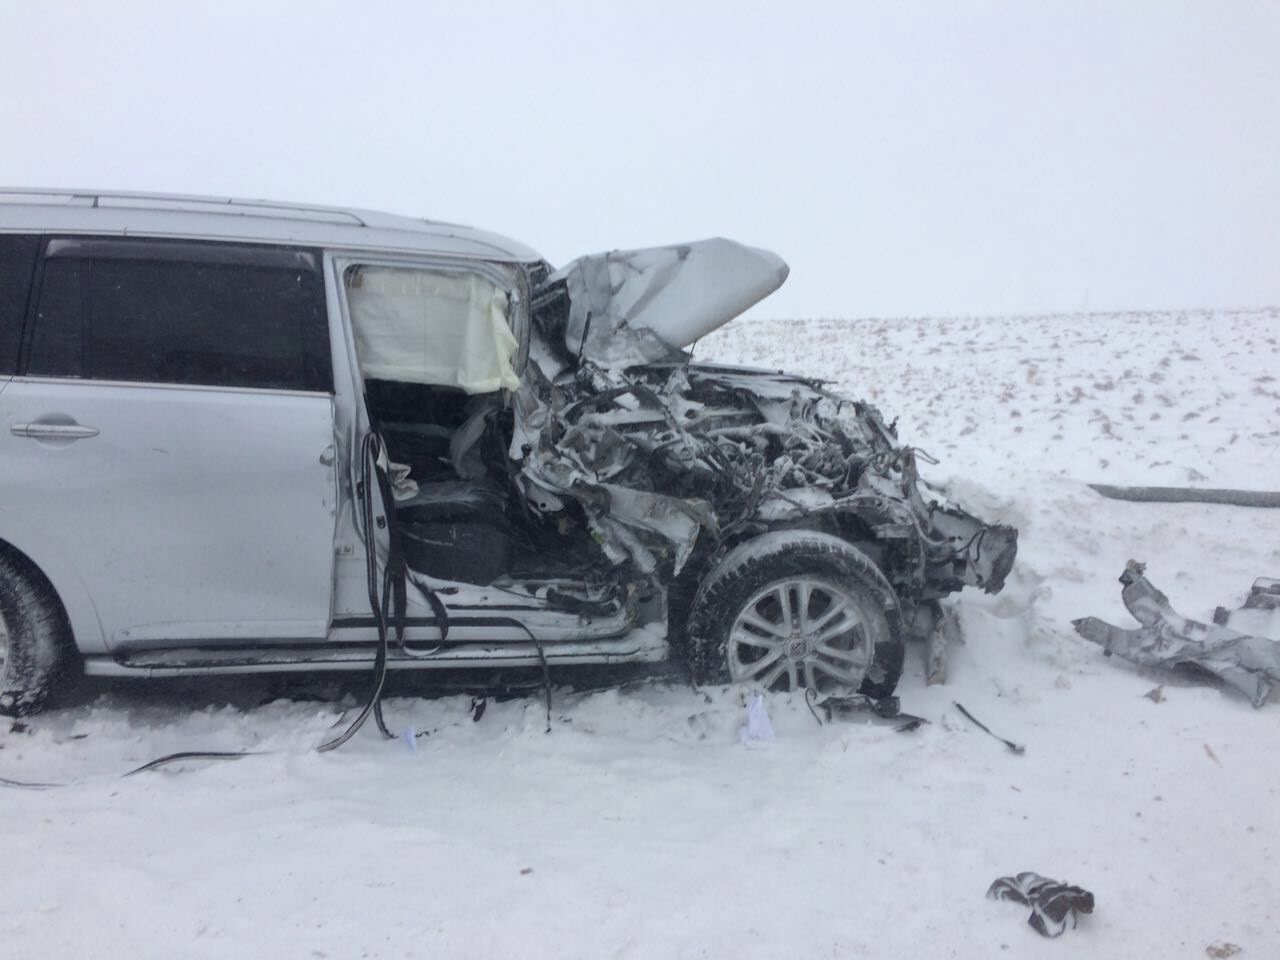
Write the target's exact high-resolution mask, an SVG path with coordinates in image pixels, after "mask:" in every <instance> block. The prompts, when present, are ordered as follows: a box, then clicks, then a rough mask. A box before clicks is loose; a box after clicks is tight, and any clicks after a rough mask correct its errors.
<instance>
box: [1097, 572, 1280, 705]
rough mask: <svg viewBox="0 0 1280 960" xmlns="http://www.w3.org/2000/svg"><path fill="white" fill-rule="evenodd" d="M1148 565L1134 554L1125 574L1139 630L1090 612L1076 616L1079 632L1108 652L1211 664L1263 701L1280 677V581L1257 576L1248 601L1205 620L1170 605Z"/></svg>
mask: <svg viewBox="0 0 1280 960" xmlns="http://www.w3.org/2000/svg"><path fill="white" fill-rule="evenodd" d="M1145 571H1146V566H1145V564H1142V563H1139V562H1138V561H1136V560H1130V561H1129V562H1128V563H1127V564H1125V568H1124V573H1123V574H1121V575H1120V582H1121V583H1122V584H1124V589H1123V590H1122V591H1121V597H1122V598H1123V600H1124V605H1125V606H1126V607H1127V608H1128V610H1129V612H1130V613H1132V614H1133V616H1134V619H1136V620H1137V621H1138V623H1139V624H1141V626H1140V627H1139V628H1138V629H1137V630H1126V629H1123V628H1121V627H1115V626H1112V625H1111V624H1109V623H1106V622H1105V621H1103V620H1099V619H1098V618H1096V617H1084V618H1082V619H1080V620H1075V621H1072V623H1073V625H1074V626H1075V628H1076V632H1077V633H1079V634H1080V636H1082V637H1084V638H1085V639H1086V640H1090V641H1092V642H1093V643H1096V644H1099V645H1100V646H1101V647H1102V648H1103V651H1104V652H1105V653H1106V654H1107V656H1110V655H1111V654H1113V653H1117V654H1119V655H1120V656H1122V657H1124V659H1126V660H1129V661H1132V662H1133V663H1137V664H1141V665H1142V666H1152V667H1174V666H1183V665H1191V666H1194V667H1198V668H1200V669H1202V670H1206V671H1208V672H1209V673H1211V674H1213V675H1214V676H1216V677H1218V678H1219V679H1221V680H1222V681H1224V682H1225V683H1227V684H1228V685H1230V686H1231V687H1233V688H1234V689H1236V690H1239V691H1240V692H1241V693H1243V694H1244V695H1245V696H1247V697H1248V698H1249V700H1250V701H1251V702H1252V703H1253V705H1254V706H1255V707H1261V706H1262V705H1263V704H1264V703H1265V702H1266V701H1267V698H1268V697H1269V696H1270V695H1271V691H1272V689H1273V688H1274V687H1275V686H1276V684H1278V683H1280V641H1278V640H1277V639H1276V636H1277V635H1280V581H1278V580H1269V579H1259V580H1257V581H1256V582H1255V583H1254V585H1253V590H1252V592H1251V593H1250V595H1249V598H1248V599H1247V600H1246V601H1245V603H1244V606H1243V607H1241V608H1240V609H1239V610H1235V611H1227V610H1224V609H1223V608H1221V607H1219V608H1218V611H1217V613H1216V614H1215V615H1214V621H1215V622H1214V623H1201V622H1200V621H1198V620H1192V619H1190V618H1188V617H1184V616H1182V615H1181V614H1179V613H1177V612H1176V611H1175V610H1174V609H1173V608H1172V607H1170V606H1169V599H1168V597H1166V596H1165V595H1164V594H1163V593H1161V592H1160V591H1159V590H1157V589H1156V588H1155V587H1154V586H1152V584H1151V581H1149V580H1148V579H1147V578H1146V576H1145ZM1233 627H1238V628H1240V629H1233ZM1263 630H1266V631H1267V632H1268V633H1269V634H1270V635H1269V636H1264V635H1263V634H1262V632H1261V631H1263ZM1243 631H1247V632H1243Z"/></svg>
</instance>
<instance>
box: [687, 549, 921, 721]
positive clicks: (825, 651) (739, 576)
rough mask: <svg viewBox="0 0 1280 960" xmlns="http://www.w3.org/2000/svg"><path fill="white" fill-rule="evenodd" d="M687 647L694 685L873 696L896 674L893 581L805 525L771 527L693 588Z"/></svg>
mask: <svg viewBox="0 0 1280 960" xmlns="http://www.w3.org/2000/svg"><path fill="white" fill-rule="evenodd" d="M688 644H689V659H690V663H691V666H692V669H693V675H694V679H695V681H697V682H698V683H708V684H709V683H748V684H754V685H756V686H761V687H763V688H765V689H771V690H775V689H776V690H786V689H795V688H796V687H816V688H817V689H816V692H817V693H818V694H823V693H826V692H828V691H830V692H837V691H843V692H849V688H850V687H852V688H856V689H858V691H859V692H861V693H864V694H867V695H868V696H871V697H876V698H879V697H887V696H889V695H890V694H891V693H893V691H894V688H895V687H896V686H897V685H898V678H899V677H900V676H901V675H902V663H903V646H902V616H901V613H900V611H899V608H898V599H897V596H896V595H895V594H894V592H893V588H892V587H891V586H890V585H889V582H888V581H887V580H886V579H885V577H884V574H883V573H881V572H880V569H879V568H878V567H877V566H876V565H875V564H874V563H873V562H872V561H871V560H870V559H869V558H868V557H867V555H866V554H864V553H863V552H862V551H860V550H858V549H857V548H856V547H854V546H852V545H851V544H849V543H847V542H846V541H844V540H841V539H840V538H838V537H833V536H831V535H829V534H825V533H818V532H816V531H811V530H781V531H776V532H773V533H768V534H765V535H764V536H761V537H757V538H756V539H754V540H750V541H747V542H746V543H743V544H741V545H739V546H738V547H735V548H734V549H733V550H731V551H730V552H729V553H728V554H727V555H726V556H725V557H724V559H722V560H721V561H720V562H719V563H717V564H716V565H715V566H714V567H713V568H712V569H711V570H710V571H709V572H708V574H707V576H706V578H705V579H704V580H703V581H702V585H701V586H700V587H699V589H698V593H697V596H696V597H695V599H694V602H693V610H692V611H691V614H690V617H689V627H688ZM766 681H767V682H766Z"/></svg>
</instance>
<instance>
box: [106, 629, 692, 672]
mask: <svg viewBox="0 0 1280 960" xmlns="http://www.w3.org/2000/svg"><path fill="white" fill-rule="evenodd" d="M410 649H412V650H413V651H414V652H413V654H405V653H404V652H403V651H401V650H399V649H398V648H396V647H394V646H393V647H392V648H391V651H390V655H389V656H388V658H387V667H388V669H391V670H441V669H448V668H464V667H467V668H482V669H483V668H487V667H536V666H539V665H540V664H541V663H542V660H541V658H540V657H539V654H538V648H537V646H535V644H534V643H533V642H532V641H531V640H526V641H504V642H497V643H445V644H439V645H437V646H436V647H435V648H434V649H433V648H431V647H420V648H410ZM542 650H543V652H544V653H545V654H546V658H547V663H548V664H550V665H552V666H564V665H567V664H619V663H657V662H659V661H662V660H665V659H667V653H668V645H667V641H666V638H665V637H662V636H660V635H659V634H657V633H656V632H651V631H648V630H633V631H631V632H630V633H628V634H625V635H624V636H621V637H615V638H613V639H610V640H583V641H578V640H569V641H560V642H546V643H543V644H542ZM376 652H377V651H376V647H375V646H374V645H372V644H368V643H361V644H346V643H344V644H336V643H325V644H314V645H310V646H283V645H281V646H271V647H263V646H257V647H221V648H218V647H177V648H170V649H166V650H140V651H136V652H133V653H121V654H120V655H119V656H116V657H110V656H97V657H85V661H84V672H85V673H86V674H89V675H91V676H97V677H163V676H181V675H183V674H197V673H199V674H209V673H221V674H228V673H287V672H295V673H309V672H311V671H320V670H324V671H330V670H371V669H373V663H374V657H375V655H376Z"/></svg>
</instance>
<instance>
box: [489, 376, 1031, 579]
mask: <svg viewBox="0 0 1280 960" xmlns="http://www.w3.org/2000/svg"><path fill="white" fill-rule="evenodd" d="M530 382H531V383H534V382H538V381H537V379H536V378H535V379H534V380H531V381H530ZM540 383H541V386H540V388H539V389H537V390H534V389H530V390H526V391H525V392H524V394H523V395H522V396H521V398H520V399H519V401H518V403H517V404H516V413H517V426H516V431H515V436H516V438H517V440H516V443H513V445H512V449H511V455H512V457H513V458H516V459H517V460H519V461H520V465H521V471H520V475H519V477H518V482H520V483H521V484H522V486H523V488H524V490H525V493H526V499H527V502H528V503H529V504H530V505H531V507H532V508H533V509H534V510H535V511H536V512H540V513H544V514H545V513H550V512H556V511H558V510H561V509H563V507H564V505H565V503H567V502H569V501H576V502H577V503H578V504H579V505H580V506H581V507H582V509H583V511H584V513H585V514H586V516H587V519H588V523H589V524H590V526H591V528H592V532H593V534H594V535H595V537H596V539H597V541H598V542H599V543H600V545H601V547H602V548H603V549H604V551H605V553H606V555H607V556H609V558H610V559H611V560H612V561H613V562H615V563H622V562H625V561H627V560H630V561H631V562H633V563H635V565H636V566H637V567H638V568H639V569H640V570H641V571H642V572H644V573H646V574H647V573H651V572H652V571H654V570H655V569H657V567H658V566H661V565H663V564H664V563H665V562H669V563H670V568H671V570H672V572H673V573H675V572H678V571H679V569H680V568H681V567H683V565H684V563H685V561H686V560H687V559H688V556H689V555H690V553H691V551H692V550H693V549H694V544H695V542H696V540H697V538H698V535H699V533H700V532H705V533H707V534H710V535H711V536H712V537H719V536H736V535H738V534H750V533H759V532H763V531H764V530H766V529H769V528H770V527H772V526H779V525H782V526H785V525H792V526H794V525H799V524H804V523H815V524H818V525H820V526H821V525H822V524H824V523H825V524H828V525H832V526H835V527H836V528H838V529H848V530H850V531H855V532H857V531H861V533H862V536H864V537H865V538H866V539H868V540H871V541H877V540H878V541H883V542H884V543H885V544H886V545H887V546H888V548H889V551H890V552H891V553H892V555H893V556H892V562H891V563H890V564H889V567H890V570H889V571H888V575H889V576H890V577H891V579H895V578H896V581H897V586H898V588H899V592H900V593H902V594H904V595H911V596H915V597H917V598H918V599H920V600H927V599H930V598H933V597H939V596H944V595H946V594H947V593H949V592H951V591H954V590H958V589H960V588H961V587H963V586H965V585H974V586H979V587H982V588H984V589H986V590H988V591H989V592H995V591H996V590H999V589H1000V587H1001V586H1002V585H1003V582H1004V578H1005V577H1006V576H1007V574H1008V572H1009V569H1010V567H1011V565H1012V563H1013V556H1014V553H1015V552H1016V532H1015V531H1013V530H1012V529H1011V528H1007V527H999V526H991V525H987V524H984V523H982V522H981V521H979V520H978V519H976V518H975V517H972V516H970V515H969V514H967V513H965V512H964V511H962V510H959V509H958V508H956V507H954V506H952V505H950V504H947V503H946V502H945V501H944V500H943V499H942V498H941V496H940V495H937V494H936V492H935V491H931V490H929V488H928V487H927V486H925V485H923V484H922V483H921V482H920V481H919V478H918V476H917V473H916V465H915V464H916V454H915V451H914V450H913V449H912V448H910V447H904V446H900V445H899V444H898V442H897V438H896V436H895V435H894V432H893V430H892V429H891V428H890V427H889V426H888V425H886V424H885V422H884V420H883V419H882V418H881V416H880V413H879V411H877V410H876V409H875V408H874V407H872V406H870V405H869V404H864V403H859V402H854V401H850V400H847V399H845V398H843V397H839V396H837V395H835V394H833V393H831V392H829V391H828V390H826V389H825V388H823V387H822V386H821V384H819V383H817V382H815V381H812V380H805V379H803V378H799V377H791V376H786V375H782V374H775V373H770V372H766V371H752V370H745V369H742V368H736V367H716V366H712V365H707V364H697V363H691V362H689V361H688V360H686V359H683V358H682V359H678V360H667V361H664V362H661V363H652V364H646V365H643V366H638V367H632V368H629V369H626V370H619V369H606V368H603V367H600V366H597V365H596V364H594V363H591V362H589V361H588V362H581V363H579V364H578V365H577V367H576V368H575V369H572V370H566V371H564V372H562V373H561V374H559V375H558V376H556V377H555V378H554V379H550V378H543V379H542V380H541V381H540ZM517 443H518V444H519V448H518V449H517V446H516V444H517ZM623 491H629V493H626V494H625V495H624V494H623ZM926 492H927V493H929V497H928V498H926V496H925V494H926ZM548 494H549V495H550V496H546V495H548ZM658 517H660V518H661V520H660V521H659V520H655V518H658Z"/></svg>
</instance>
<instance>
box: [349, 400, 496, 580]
mask: <svg viewBox="0 0 1280 960" xmlns="http://www.w3.org/2000/svg"><path fill="white" fill-rule="evenodd" d="M365 390H366V396H367V401H368V404H369V409H370V413H371V414H372V416H373V418H374V422H375V423H376V424H377V425H378V430H379V432H380V433H381V435H382V437H383V440H384V441H385V442H386V444H387V454H388V456H389V457H390V458H391V460H392V461H393V462H395V463H403V464H407V465H408V466H409V468H410V469H409V477H410V479H412V480H413V481H415V482H416V483H417V485H418V491H417V493H415V494H414V495H413V496H412V497H409V498H407V499H405V500H400V501H397V503H396V522H397V527H398V528H399V530H400V533H401V536H402V542H403V544H404V551H405V559H406V561H407V562H408V564H409V566H410V567H411V568H413V569H414V570H417V571H419V572H421V573H425V574H427V575H428V576H431V577H436V578H439V579H442V580H456V581H461V582H463V583H474V584H481V585H485V584H489V583H492V582H493V581H494V580H496V579H498V578H499V577H501V576H503V575H504V574H506V573H508V572H509V571H510V569H511V565H512V528H511V522H510V519H509V517H508V515H507V508H508V505H509V500H510V498H509V496H508V493H507V490H506V488H505V486H504V484H503V482H502V480H501V479H495V476H496V477H498V478H501V477H502V476H503V475H502V473H501V472H500V471H497V470H494V469H493V468H492V465H491V464H488V463H486V461H487V460H492V459H493V458H494V457H499V456H503V457H505V455H506V451H505V442H504V441H503V439H502V437H501V436H499V433H500V432H501V431H499V430H498V429H497V421H498V419H499V417H498V414H499V412H500V411H501V410H502V396H501V394H500V393H488V394H475V395H468V394H467V393H466V392H464V391H463V390H461V389H458V388H454V387H443V386H436V385H431V384H420V383H402V382H396V381H387V380H368V381H366V382H365ZM499 447H501V448H502V449H499Z"/></svg>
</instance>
